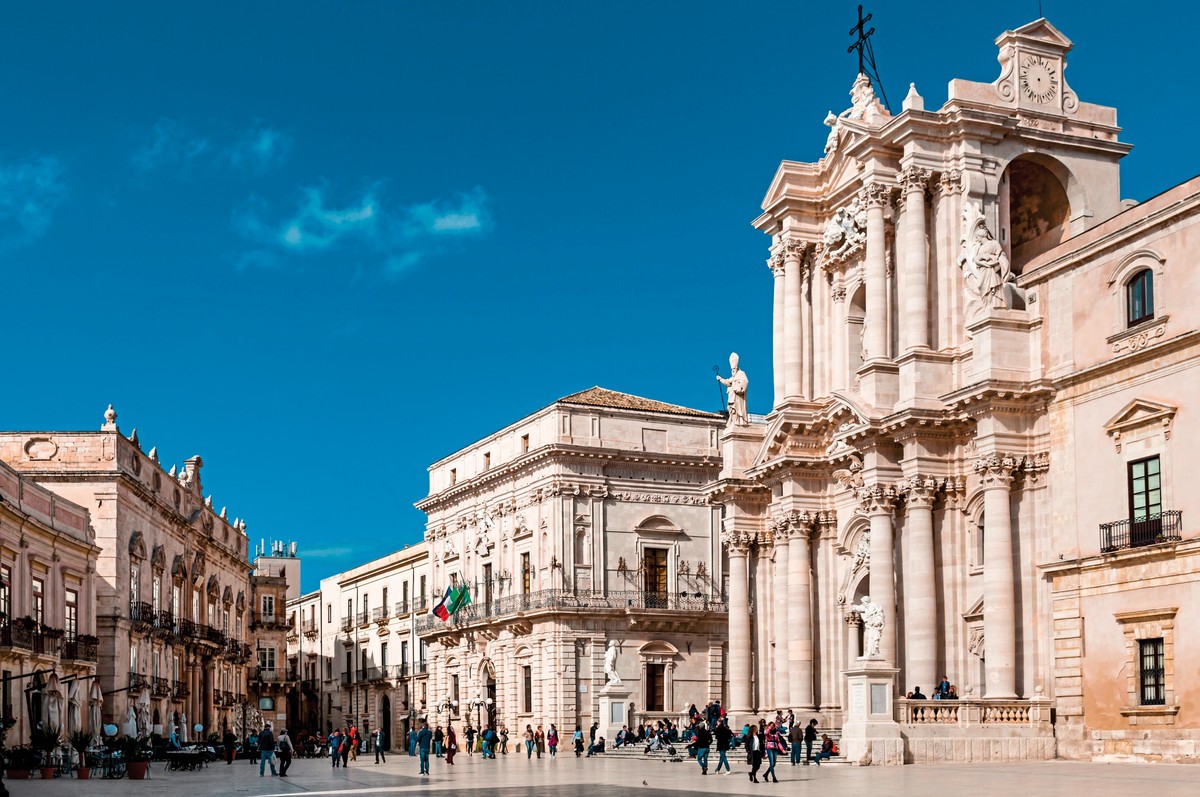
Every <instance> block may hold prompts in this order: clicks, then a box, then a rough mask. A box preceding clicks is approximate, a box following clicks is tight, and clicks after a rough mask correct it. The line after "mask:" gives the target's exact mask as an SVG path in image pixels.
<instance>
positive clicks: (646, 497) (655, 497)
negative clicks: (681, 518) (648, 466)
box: [612, 493, 708, 506]
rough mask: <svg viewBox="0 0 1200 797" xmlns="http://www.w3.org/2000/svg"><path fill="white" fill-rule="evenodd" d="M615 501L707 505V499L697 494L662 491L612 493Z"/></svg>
mask: <svg viewBox="0 0 1200 797" xmlns="http://www.w3.org/2000/svg"><path fill="white" fill-rule="evenodd" d="M612 497H613V499H615V500H617V501H632V502H635V503H642V504H691V505H693V506H707V505H708V499H707V498H705V497H703V496H697V495H664V494H662V493H613V495H612Z"/></svg>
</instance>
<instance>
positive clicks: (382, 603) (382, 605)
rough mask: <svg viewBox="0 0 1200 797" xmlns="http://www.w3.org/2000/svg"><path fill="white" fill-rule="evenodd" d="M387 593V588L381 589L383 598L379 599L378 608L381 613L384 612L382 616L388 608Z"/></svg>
mask: <svg viewBox="0 0 1200 797" xmlns="http://www.w3.org/2000/svg"><path fill="white" fill-rule="evenodd" d="M387 593H388V588H387V587H384V588H383V597H382V598H381V599H380V601H379V608H381V609H383V611H384V614H386V613H387V607H388V603H387Z"/></svg>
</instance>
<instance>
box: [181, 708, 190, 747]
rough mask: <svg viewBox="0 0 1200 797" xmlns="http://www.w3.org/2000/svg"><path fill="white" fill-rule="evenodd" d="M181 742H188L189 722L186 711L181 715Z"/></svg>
mask: <svg viewBox="0 0 1200 797" xmlns="http://www.w3.org/2000/svg"><path fill="white" fill-rule="evenodd" d="M179 743H180V744H187V743H188V724H187V712H186V711H185V712H183V713H182V714H180V715H179Z"/></svg>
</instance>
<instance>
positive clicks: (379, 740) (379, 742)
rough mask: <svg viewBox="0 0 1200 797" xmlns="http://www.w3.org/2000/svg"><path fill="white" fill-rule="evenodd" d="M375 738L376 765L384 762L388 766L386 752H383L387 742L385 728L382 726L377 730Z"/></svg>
mask: <svg viewBox="0 0 1200 797" xmlns="http://www.w3.org/2000/svg"><path fill="white" fill-rule="evenodd" d="M374 736H375V763H376V764H378V763H379V762H380V761H381V760H382V761H383V763H385V764H386V763H387V756H386V755H384V751H383V745H384V742H385V741H386V739H385V737H384V735H383V726H382V725H381V726H379V727H378V728H376V729H375V734H374Z"/></svg>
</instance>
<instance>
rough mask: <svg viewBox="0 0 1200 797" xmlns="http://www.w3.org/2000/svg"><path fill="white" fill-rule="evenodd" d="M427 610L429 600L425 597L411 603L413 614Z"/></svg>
mask: <svg viewBox="0 0 1200 797" xmlns="http://www.w3.org/2000/svg"><path fill="white" fill-rule="evenodd" d="M428 608H429V600H428V599H427V598H425V597H420V598H417V599H416V601H415V602H414V603H413V611H414V612H423V611H425V610H426V609H428Z"/></svg>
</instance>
